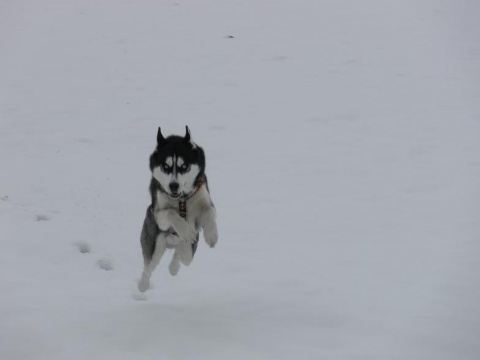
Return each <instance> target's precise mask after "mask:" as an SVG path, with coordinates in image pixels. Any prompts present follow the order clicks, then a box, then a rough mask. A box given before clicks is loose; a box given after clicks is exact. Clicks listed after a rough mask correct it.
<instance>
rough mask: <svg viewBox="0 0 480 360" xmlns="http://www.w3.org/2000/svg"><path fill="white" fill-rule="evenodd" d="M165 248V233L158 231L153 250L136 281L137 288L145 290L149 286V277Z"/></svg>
mask: <svg viewBox="0 0 480 360" xmlns="http://www.w3.org/2000/svg"><path fill="white" fill-rule="evenodd" d="M166 249H167V240H166V234H165V233H160V234H159V235H158V236H157V240H156V243H155V251H154V253H153V256H152V258H151V260H150V261H145V265H144V267H143V272H142V277H141V278H140V280H139V281H138V290H140V291H141V292H145V291H147V290H148V288H149V287H150V277H151V276H152V273H153V271H154V270H155V268H156V267H157V265H158V263H159V262H160V260H161V258H162V256H163V254H164V253H165V250H166Z"/></svg>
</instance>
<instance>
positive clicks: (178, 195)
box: [168, 192, 182, 199]
mask: <svg viewBox="0 0 480 360" xmlns="http://www.w3.org/2000/svg"><path fill="white" fill-rule="evenodd" d="M168 195H169V196H170V197H171V198H172V199H178V198H180V196H182V194H181V193H179V192H171V193H170V194H168Z"/></svg>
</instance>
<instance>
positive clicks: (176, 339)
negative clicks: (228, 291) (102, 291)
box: [97, 299, 258, 356]
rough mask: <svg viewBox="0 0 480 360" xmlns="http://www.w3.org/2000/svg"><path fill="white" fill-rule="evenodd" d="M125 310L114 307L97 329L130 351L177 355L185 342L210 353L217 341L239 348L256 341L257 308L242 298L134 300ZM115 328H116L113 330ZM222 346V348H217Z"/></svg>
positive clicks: (224, 345) (115, 343)
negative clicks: (185, 301)
mask: <svg viewBox="0 0 480 360" xmlns="http://www.w3.org/2000/svg"><path fill="white" fill-rule="evenodd" d="M132 304H133V306H132V307H128V308H127V309H123V310H122V311H121V312H120V311H118V312H119V313H117V311H113V310H112V312H111V313H109V314H106V316H108V318H107V319H105V321H102V323H104V324H105V328H104V329H103V330H102V329H97V330H98V331H99V332H100V333H99V334H98V335H99V336H101V337H102V338H104V339H109V340H110V341H112V342H114V344H112V346H116V347H118V346H120V347H122V348H124V349H125V350H126V351H140V350H142V349H150V350H152V351H155V349H159V350H160V349H161V351H162V352H163V354H165V353H167V354H170V356H177V355H179V352H180V353H181V352H182V349H184V348H185V346H192V347H194V348H196V350H195V351H200V352H201V353H203V354H208V353H210V352H211V351H213V350H212V349H214V348H215V347H213V348H212V346H214V344H218V343H221V344H222V347H228V348H230V349H231V348H232V347H233V348H236V347H240V346H241V344H242V343H243V344H245V343H251V342H252V341H255V339H254V334H253V333H252V331H251V330H252V328H254V327H255V326H256V324H257V319H256V316H257V315H258V314H255V313H254V312H252V311H250V310H249V308H248V305H246V304H243V305H242V303H240V302H233V303H232V302H228V301H218V299H217V300H216V301H212V302H205V300H204V301H202V302H200V301H197V302H195V301H193V302H190V303H189V304H165V303H161V302H157V303H151V302H148V301H147V302H143V301H142V302H133V303H132ZM112 329H116V330H115V332H114V333H112ZM217 350H218V348H217Z"/></svg>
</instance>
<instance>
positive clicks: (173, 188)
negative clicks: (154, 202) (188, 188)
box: [168, 182, 180, 192]
mask: <svg viewBox="0 0 480 360" xmlns="http://www.w3.org/2000/svg"><path fill="white" fill-rule="evenodd" d="M179 186H180V185H178V183H175V182H172V183H170V185H168V187H169V188H170V190H171V191H172V192H177V191H178V188H179Z"/></svg>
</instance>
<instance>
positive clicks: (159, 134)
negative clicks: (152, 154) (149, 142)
mask: <svg viewBox="0 0 480 360" xmlns="http://www.w3.org/2000/svg"><path fill="white" fill-rule="evenodd" d="M157 144H158V146H162V145H163V144H165V138H164V137H163V135H162V129H160V126H159V127H158V132H157Z"/></svg>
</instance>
